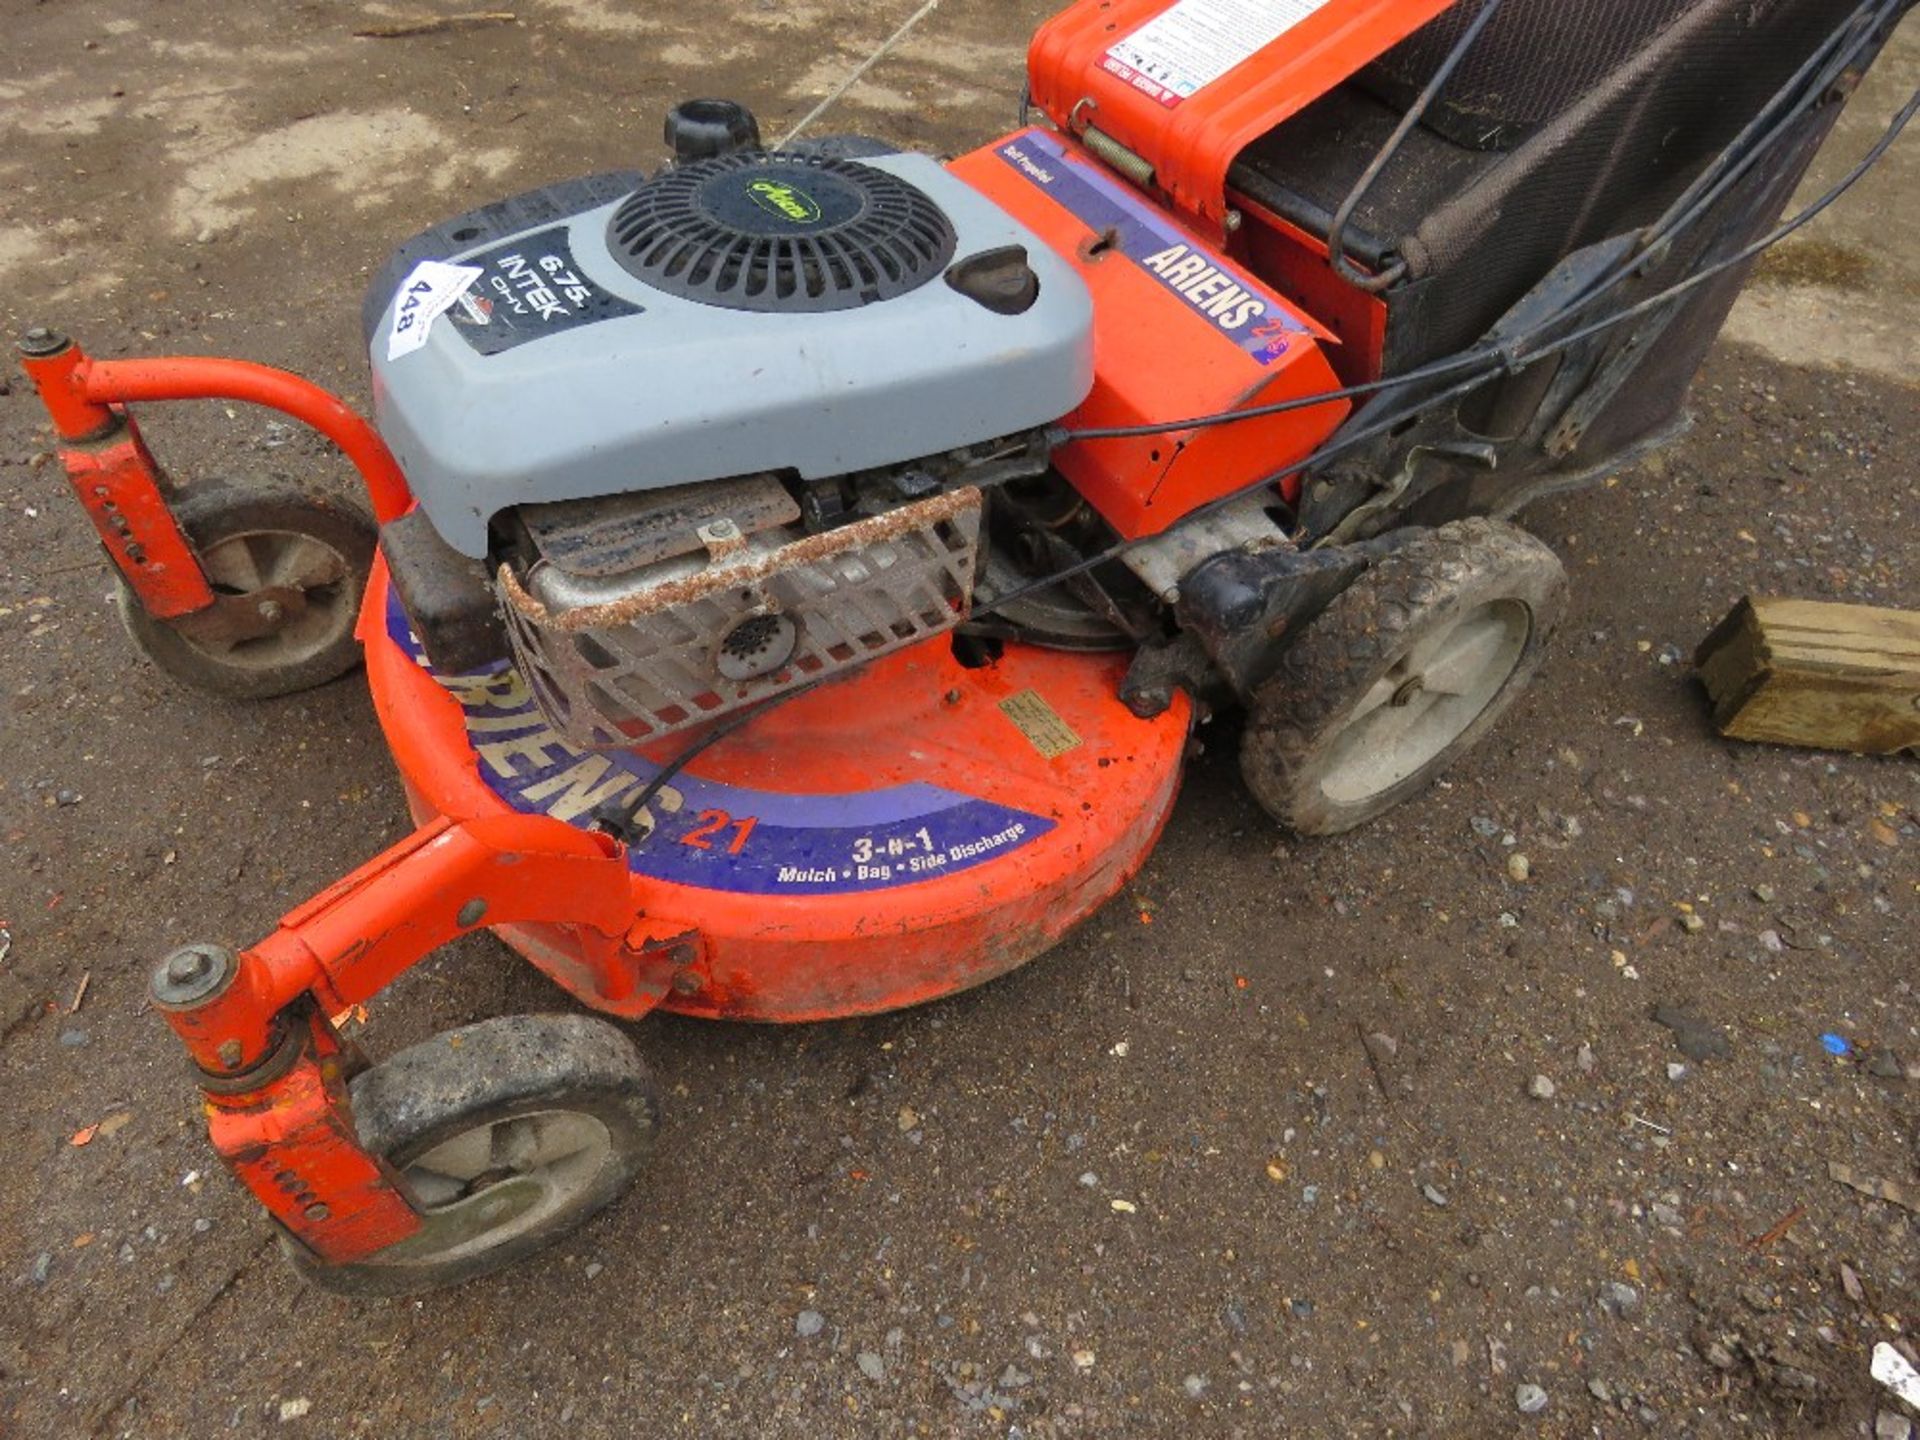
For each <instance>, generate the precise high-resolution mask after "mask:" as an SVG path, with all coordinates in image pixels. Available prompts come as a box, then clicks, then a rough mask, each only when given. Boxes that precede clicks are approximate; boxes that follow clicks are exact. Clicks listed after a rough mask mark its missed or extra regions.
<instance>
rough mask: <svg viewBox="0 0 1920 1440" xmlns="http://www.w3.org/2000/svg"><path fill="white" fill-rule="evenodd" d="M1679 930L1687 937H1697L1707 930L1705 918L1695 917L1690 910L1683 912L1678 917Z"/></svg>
mask: <svg viewBox="0 0 1920 1440" xmlns="http://www.w3.org/2000/svg"><path fill="white" fill-rule="evenodd" d="M1680 928H1681V929H1682V930H1684V931H1686V932H1687V933H1688V934H1689V935H1698V934H1699V933H1700V932H1701V931H1702V930H1704V929H1706V928H1707V921H1706V917H1705V916H1702V915H1697V914H1695V913H1694V912H1693V911H1691V910H1686V911H1683V912H1681V915H1680Z"/></svg>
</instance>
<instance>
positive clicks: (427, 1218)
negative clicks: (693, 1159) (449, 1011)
mask: <svg viewBox="0 0 1920 1440" xmlns="http://www.w3.org/2000/svg"><path fill="white" fill-rule="evenodd" d="M349 1094H350V1098H351V1100H352V1106H353V1118H354V1126H355V1129H356V1131H357V1133H358V1135H359V1137H360V1143H361V1144H362V1145H364V1146H366V1148H367V1149H368V1150H370V1151H371V1152H373V1153H374V1154H376V1155H379V1156H380V1157H382V1158H383V1159H385V1160H386V1161H387V1162H388V1163H389V1164H391V1165H392V1166H393V1167H394V1168H395V1169H396V1170H397V1171H399V1173H400V1177H401V1180H402V1182H403V1184H404V1187H405V1189H406V1191H407V1193H408V1194H409V1196H410V1198H411V1199H412V1201H413V1203H414V1205H415V1207H416V1208H417V1209H419V1210H420V1212H421V1214H422V1216H423V1220H424V1223H423V1224H422V1226H421V1228H420V1230H419V1231H418V1232H417V1233H415V1234H413V1235H411V1236H409V1237H408V1238H407V1239H405V1240H403V1241H401V1242H400V1243H399V1244H397V1245H392V1246H389V1247H388V1248H387V1249H385V1250H382V1251H379V1252H377V1253H375V1254H374V1255H372V1256H370V1257H369V1258H367V1259H365V1260H360V1261H356V1262H354V1263H352V1264H348V1265H329V1264H326V1263H325V1262H323V1261H321V1260H319V1259H318V1258H316V1257H315V1256H314V1255H313V1254H312V1253H311V1252H310V1251H308V1250H307V1249H306V1248H305V1247H304V1246H302V1245H300V1244H299V1243H298V1242H297V1241H295V1240H293V1239H292V1238H291V1237H283V1242H282V1243H283V1246H284V1248H285V1250H286V1254H287V1258H288V1260H289V1261H291V1262H292V1264H293V1267H294V1268H295V1269H296V1270H298V1271H299V1272H300V1273H301V1274H302V1275H304V1276H305V1277H306V1278H307V1279H308V1280H310V1281H312V1282H313V1283H314V1284H316V1285H319V1286H321V1287H323V1288H325V1289H328V1290H335V1291H339V1292H340V1293H342V1294H347V1295H411V1294H416V1293H418V1292H420V1291H424V1290H433V1289H438V1288H439V1287H441V1286H445V1285H454V1284H458V1283H459V1282H461V1281H463V1280H471V1279H473V1278H474V1277H475V1276H478V1275H483V1274H485V1273H487V1272H488V1271H490V1270H494V1269H497V1268H499V1267H500V1266H503V1265H507V1264H511V1263H512V1262H513V1261H515V1260H518V1259H520V1258H522V1257H523V1256H526V1255H530V1254H532V1253H533V1252H534V1251H536V1250H538V1249H540V1248H541V1247H542V1246H544V1245H546V1244H548V1243H549V1242H550V1241H552V1240H554V1239H555V1238H557V1237H558V1236H560V1235H564V1234H565V1233H566V1232H567V1231H569V1230H572V1229H573V1228H574V1227H575V1226H577V1225H579V1224H580V1223H582V1222H583V1221H585V1220H586V1219H587V1218H588V1217H590V1216H592V1215H594V1214H596V1213H597V1212H599V1211H600V1210H602V1209H604V1208H605V1207H606V1206H607V1205H609V1204H611V1203H612V1202H613V1201H614V1200H616V1199H618V1198H619V1196H620V1195H621V1194H622V1193H623V1192H624V1191H625V1190H626V1189H627V1187H628V1186H629V1185H630V1184H632V1183H633V1180H634V1178H635V1177H636V1176H637V1175H638V1174H639V1172H640V1170H641V1168H642V1167H643V1166H644V1165H645V1163H646V1159H647V1156H648V1154H649V1153H650V1152H651V1150H652V1147H653V1133H654V1128H655V1126H656V1124H657V1121H658V1116H659V1101H658V1098H657V1096H656V1094H655V1091H654V1088H653V1082H652V1080H651V1078H650V1077H649V1076H648V1074H647V1068H646V1066H645V1065H644V1064H643V1063H642V1062H641V1060H640V1057H639V1055H638V1054H637V1053H636V1052H635V1050H634V1048H633V1045H632V1043H631V1042H630V1041H629V1040H628V1039H627V1037H626V1036H625V1035H623V1034H622V1033H621V1032H620V1031H619V1030H618V1029H616V1028H615V1027H614V1026H612V1025H609V1024H608V1023H607V1022H606V1021H604V1020H596V1019H593V1018H591V1017H589V1016H585V1015H506V1016H501V1017H499V1018H497V1019H493V1020H483V1021H481V1022H480V1023H478V1024H476V1025H468V1026H464V1027H463V1028H461V1029H458V1030H449V1031H447V1032H446V1033H445V1034H442V1035H436V1036H434V1037H433V1038H432V1039H431V1040H427V1041H425V1042H423V1043H422V1044H419V1045H415V1046H413V1047H412V1048H411V1049H407V1050H402V1051H401V1052H400V1053H399V1054H397V1055H394V1056H393V1057H391V1058H390V1059H387V1060H384V1061H382V1062H381V1063H380V1064H378V1065H375V1066H374V1067H373V1068H372V1069H370V1070H368V1071H366V1072H365V1073H363V1074H361V1075H358V1076H356V1077H355V1078H354V1080H353V1082H352V1085H351V1087H350V1091H349Z"/></svg>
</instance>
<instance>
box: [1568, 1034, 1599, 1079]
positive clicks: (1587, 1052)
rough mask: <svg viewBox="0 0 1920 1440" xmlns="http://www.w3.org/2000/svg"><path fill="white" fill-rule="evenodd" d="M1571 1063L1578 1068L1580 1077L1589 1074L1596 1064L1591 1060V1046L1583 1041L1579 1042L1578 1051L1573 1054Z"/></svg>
mask: <svg viewBox="0 0 1920 1440" xmlns="http://www.w3.org/2000/svg"><path fill="white" fill-rule="evenodd" d="M1573 1063H1574V1064H1575V1065H1576V1066H1578V1067H1579V1070H1580V1073H1581V1074H1582V1075H1586V1074H1589V1073H1591V1072H1592V1070H1593V1067H1594V1065H1595V1064H1596V1063H1597V1062H1596V1061H1595V1060H1594V1058H1593V1046H1591V1045H1589V1044H1587V1043H1586V1042H1585V1041H1584V1040H1583V1041H1581V1042H1580V1049H1579V1050H1578V1051H1577V1052H1575V1054H1574V1057H1573Z"/></svg>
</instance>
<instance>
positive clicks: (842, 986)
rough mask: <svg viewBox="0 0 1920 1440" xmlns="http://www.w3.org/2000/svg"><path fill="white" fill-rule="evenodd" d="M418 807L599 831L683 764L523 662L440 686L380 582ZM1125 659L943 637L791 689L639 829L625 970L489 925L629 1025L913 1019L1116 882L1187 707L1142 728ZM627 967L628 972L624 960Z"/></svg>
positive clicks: (552, 932) (1169, 761)
mask: <svg viewBox="0 0 1920 1440" xmlns="http://www.w3.org/2000/svg"><path fill="white" fill-rule="evenodd" d="M361 638H362V640H363V642H364V644H365V647H366V654H367V670H368V677H369V681H370V683H371V686H372V690H373V696H374V701H375V704H376V707H377V709H378V714H379V718H380V724H381V727H382V728H383V730H384V731H385V732H386V737H387V742H388V744H389V746H390V747H391V748H392V750H393V754H394V757H395V760H396V762H397V763H398V765H399V767H400V773H401V777H402V779H403V781H404V782H405V784H406V787H407V791H408V795H409V798H410V801H411V803H412V806H413V809H414V812H415V816H416V818H417V819H418V820H420V821H421V822H422V823H423V824H424V823H427V822H429V821H430V820H432V819H433V818H435V817H446V818H448V819H451V820H454V821H456V822H460V821H467V820H473V819H480V818H485V817H488V816H511V815H544V816H549V817H552V818H555V819H559V820H564V821H567V822H569V823H570V824H572V825H575V826H579V827H583V828H584V827H590V826H591V825H592V824H593V823H594V814H595V812H596V810H600V809H601V808H602V807H605V806H609V805H612V806H615V807H618V806H619V805H620V803H621V802H622V801H623V800H626V801H631V800H632V799H633V798H635V797H636V796H638V794H639V792H640V791H641V790H642V789H643V788H644V786H645V785H646V783H647V781H648V780H649V779H651V778H652V777H653V775H654V774H655V773H656V771H657V769H658V768H659V766H660V764H662V763H664V762H665V761H666V760H668V759H669V758H670V757H671V754H672V753H673V751H672V749H671V747H655V748H654V752H653V754H652V755H651V756H649V755H646V754H642V753H638V752H615V753H605V752H599V753H588V752H583V751H580V750H577V749H575V748H574V747H573V746H571V745H569V744H567V743H566V742H565V741H563V740H562V739H561V738H560V737H559V736H558V735H557V734H555V733H554V731H553V730H552V729H551V727H550V726H549V725H548V724H547V723H546V721H545V720H544V719H542V717H541V715H540V713H539V711H538V709H537V708H536V707H535V705H534V703H533V699H532V697H531V696H530V695H529V694H528V692H527V689H526V687H525V685H524V684H522V683H521V681H520V679H519V677H518V676H517V675H516V674H515V673H514V672H513V671H511V670H505V669H501V670H497V671H493V672H490V673H482V674H475V675H468V676H455V677H436V676H434V675H433V674H432V673H431V672H430V671H429V670H428V669H427V668H426V664H425V661H424V659H423V658H422V657H421V654H420V651H419V649H418V647H417V645H416V644H415V643H414V641H413V639H412V637H411V635H410V634H409V632H408V630H407V627H406V622H405V619H404V617H403V615H402V613H401V611H400V609H399V606H398V604H397V603H396V602H395V601H394V600H393V599H392V598H391V595H390V591H389V588H388V585H387V580H386V575H385V571H384V569H383V568H382V569H377V570H376V572H375V575H374V579H373V583H372V585H371V587H370V589H369V592H368V595H367V602H366V608H365V610H364V612H363V616H362V621H361ZM1124 670H1125V660H1124V658H1123V657H1118V656H1089V655H1068V654H1062V653H1059V652H1054V651H1043V650H1040V649H1037V648H1033V647H1028V646H1019V645H1010V646H1008V647H1007V649H1006V651H1005V653H1004V654H1003V655H1002V656H1001V657H1000V658H999V659H998V660H997V661H996V662H994V663H993V664H991V665H988V666H984V667H981V668H978V669H969V668H967V667H965V666H963V665H961V664H960V663H959V662H958V661H957V660H956V659H955V658H954V656H953V654H952V651H951V648H950V646H949V645H948V643H947V641H946V639H945V637H942V638H940V639H937V640H933V641H929V642H927V643H925V644H923V645H920V646H917V647H914V648H912V649H910V650H907V651H903V652H901V653H899V654H897V655H894V656H891V657H888V658H886V659H883V660H880V661H878V662H876V663H875V664H873V665H871V666H868V667H866V668H864V669H862V670H859V671H857V672H855V673H853V674H851V675H849V676H847V677H846V678H845V679H843V680H840V681H839V682H837V683H833V684H829V685H826V686H823V687H821V688H820V689H818V690H815V691H812V692H808V693H805V694H802V695H799V696H797V697H795V698H792V699H790V700H788V701H786V702H784V703H782V704H779V705H776V706H774V707H773V708H772V709H770V710H769V711H767V712H766V713H764V714H762V715H760V716H758V717H756V718H755V719H754V720H753V721H751V722H750V723H749V724H747V725H746V726H745V727H743V728H742V729H741V730H740V731H739V732H737V733H736V734H733V735H729V736H727V737H726V738H725V739H724V740H722V741H721V742H720V743H718V744H717V745H715V746H714V747H713V748H712V749H711V750H709V751H707V752H705V753H703V754H701V755H699V756H698V757H697V758H696V759H695V760H694V761H693V762H692V763H691V764H690V765H689V766H688V768H687V769H686V770H685V771H684V772H682V773H680V774H679V775H676V776H675V777H674V778H673V780H672V783H671V784H669V785H667V786H666V787H664V788H663V789H661V790H660V792H659V793H658V795H656V796H655V797H654V799H653V800H652V802H651V803H650V804H649V806H648V807H647V813H643V814H640V815H637V816H635V817H634V818H633V820H632V821H631V822H630V826H631V833H632V834H633V836H634V838H633V839H632V841H631V843H630V844H629V845H628V847H627V851H626V862H627V867H628V870H629V872H630V880H631V893H632V904H633V924H634V928H633V929H632V930H630V931H629V932H628V935H627V938H626V942H625V947H624V953H623V955H621V956H618V957H616V958H615V959H614V960H613V962H612V963H611V965H609V963H608V962H607V961H606V960H605V959H604V958H597V957H596V956H594V955H593V954H592V953H591V947H582V946H580V945H579V944H577V943H575V938H574V932H573V931H572V930H571V928H570V927H568V926H565V925H559V924H549V923H525V924H514V925H503V926H500V927H498V933H499V934H500V935H501V937H502V938H503V939H505V940H506V941H507V942H508V943H509V944H511V945H513V946H514V948H515V949H517V950H519V951H520V952H521V953H522V954H523V955H525V956H526V957H527V959H529V960H530V961H531V962H532V963H533V964H535V965H536V966H538V967H539V968H540V969H541V970H543V971H544V972H545V973H547V974H548V975H549V976H551V977H552V978H553V979H554V980H556V981H557V982H558V983H560V984H561V985H563V986H565V987H566V988H567V989H569V990H571V991H572V992H573V993H574V994H576V995H577V996H579V998H580V999H582V1000H583V1001H585V1002H586V1003H588V1004H590V1005H594V1006H596V1007H597V1008H600V1009H603V1010H606V1011H609V1012H611V1013H614V1014H622V1015H629V1016H631V1015H639V1014H643V1013H645V1012H646V1011H647V1010H649V1009H651V1008H653V1006H654V1005H656V1004H658V1005H660V1006H662V1007H664V1008H666V1009H669V1010H674V1011H678V1012H681V1013H684V1014H691V1015H704V1016H712V1017H717V1018H726V1019H737V1020H761V1021H804V1020H818V1019H826V1018H831V1017H838V1016H846V1015H857V1014H868V1013H872V1012H876V1011H882V1010H892V1009H897V1008H900V1007H903V1006H908V1005H917V1004H920V1003H922V1002H924V1001H927V1000H932V999H935V998H937V997H939V996H942V995H947V994H951V993H952V992H954V991H956V990H962V989H965V988H966V987H968V986H970V985H976V984H979V983H980V982H982V981H984V980H988V979H991V978H992V977H993V976H995V975H999V974H1002V973H1004V972H1005V971H1007V970H1011V969H1013V968H1014V967H1015V966H1017V965H1020V964H1022V963H1024V962H1025V961H1027V960H1030V959H1032V958H1033V957H1034V956H1036V955H1038V954H1040V953H1041V952H1042V951H1044V950H1046V949H1047V948H1048V947H1049V946H1051V945H1052V944H1054V943H1055V942H1056V941H1057V940H1058V939H1059V938H1060V937H1061V936H1062V935H1064V934H1065V933H1066V932H1067V931H1068V930H1070V929H1072V928H1073V926H1074V925H1076V924H1077V923H1078V922H1079V921H1080V920H1082V919H1084V918H1085V916H1086V915H1087V914H1088V912H1090V911H1091V910H1093V909H1094V908H1096V907H1097V906H1098V905H1100V904H1101V902H1103V901H1104V900H1106V899H1108V898H1109V897H1110V896H1112V895H1113V894H1114V892H1115V891H1117V890H1118V889H1119V888H1120V886H1121V885H1123V884H1124V883H1125V882H1126V881H1127V879H1128V878H1129V877H1130V876H1131V875H1132V874H1133V873H1134V872H1135V871H1136V870H1137V869H1138V868H1139V866H1140V864H1141V862H1142V861H1143V860H1144V859H1145V857H1146V855H1147V852H1148V851H1149V850H1150V849H1151V848H1152V845H1153V842H1154V840H1155V839H1156V838H1157V836H1158V834H1159V832H1160V828H1161V825H1162V824H1163V823H1164V821H1165V819H1166V815H1167V812H1168V810H1169V809H1170V808H1171V806H1172V804H1173V799H1174V795H1175V792H1176V790H1177V788H1178V783H1179V773H1180V762H1181V758H1182V752H1183V750H1184V747H1185V744H1186V738H1187V729H1188V715H1189V712H1188V707H1187V705H1186V702H1185V700H1184V699H1181V700H1179V701H1177V702H1176V703H1175V705H1174V706H1173V708H1172V709H1170V710H1169V711H1168V712H1166V713H1165V714H1163V715H1161V716H1159V717H1157V718H1155V719H1152V720H1142V719H1140V718H1138V717H1137V716H1135V715H1133V714H1132V713H1131V712H1130V711H1128V710H1127V709H1126V707H1125V706H1124V705H1122V704H1121V703H1120V701H1119V700H1118V699H1117V698H1116V696H1117V693H1118V690H1119V682H1120V679H1121V676H1122V674H1123V673H1124ZM623 969H624V970H625V972H626V973H624V974H623V973H621V972H622V970H623Z"/></svg>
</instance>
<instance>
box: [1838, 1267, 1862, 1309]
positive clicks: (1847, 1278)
mask: <svg viewBox="0 0 1920 1440" xmlns="http://www.w3.org/2000/svg"><path fill="white" fill-rule="evenodd" d="M1840 1288H1841V1289H1842V1290H1843V1291H1845V1292H1846V1296H1847V1298H1848V1299H1849V1300H1851V1301H1853V1303H1854V1304H1856V1305H1864V1304H1866V1302H1867V1292H1866V1289H1865V1287H1864V1286H1862V1285H1861V1283H1860V1277H1859V1275H1857V1274H1856V1273H1855V1272H1854V1268H1853V1267H1852V1266H1851V1265H1849V1264H1847V1263H1846V1262H1845V1261H1844V1260H1843V1261H1841V1262H1840Z"/></svg>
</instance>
